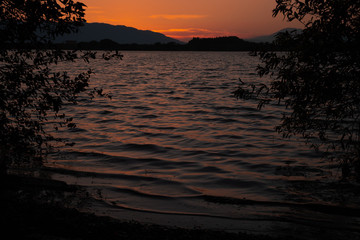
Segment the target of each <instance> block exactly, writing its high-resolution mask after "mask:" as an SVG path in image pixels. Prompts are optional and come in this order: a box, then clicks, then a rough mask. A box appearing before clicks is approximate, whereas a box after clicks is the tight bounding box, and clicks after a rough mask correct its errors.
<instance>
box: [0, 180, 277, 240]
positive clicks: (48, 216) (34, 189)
mask: <svg viewBox="0 0 360 240" xmlns="http://www.w3.org/2000/svg"><path fill="white" fill-rule="evenodd" d="M0 185H1V189H2V190H1V200H0V201H1V203H0V206H1V216H0V219H1V220H0V221H1V225H2V226H1V228H2V229H4V231H2V236H6V239H50V240H54V239H59V240H60V239H140V240H141V239H156V240H162V239H197V240H199V239H207V240H212V239H214V240H215V239H217V240H218V239H221V240H225V239H244V240H261V239H271V238H270V237H268V236H257V235H256V236H255V235H249V234H245V233H237V234H235V233H228V232H221V231H212V230H204V229H184V228H170V227H165V226H159V225H146V224H141V223H138V222H133V221H132V222H129V221H119V220H115V219H113V218H110V217H101V216H96V215H94V214H90V213H83V212H80V211H78V210H77V209H76V208H74V206H76V205H81V204H84V203H82V201H81V199H84V198H86V192H84V190H82V189H81V188H79V187H77V186H71V185H67V184H66V183H64V182H60V181H54V180H49V179H41V178H33V177H26V176H15V175H9V176H5V177H2V178H1V183H0Z"/></svg>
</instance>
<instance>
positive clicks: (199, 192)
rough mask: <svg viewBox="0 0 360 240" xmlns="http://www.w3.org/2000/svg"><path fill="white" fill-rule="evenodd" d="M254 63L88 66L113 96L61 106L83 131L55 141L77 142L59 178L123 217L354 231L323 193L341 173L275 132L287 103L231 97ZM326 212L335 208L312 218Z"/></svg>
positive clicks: (162, 57) (61, 160) (62, 160)
mask: <svg viewBox="0 0 360 240" xmlns="http://www.w3.org/2000/svg"><path fill="white" fill-rule="evenodd" d="M258 63H259V62H258V59H257V58H254V57H251V56H248V54H247V53H241V52H229V53H224V52H124V59H123V60H122V61H115V60H113V61H109V62H103V61H95V62H93V63H92V67H93V69H94V70H95V72H96V75H95V76H94V77H93V79H92V84H93V85H94V86H102V87H103V88H104V90H105V91H107V92H110V93H111V95H112V99H111V100H108V99H103V98H97V99H95V100H94V101H93V102H88V101H80V103H79V104H78V105H76V106H68V107H67V109H66V110H67V111H68V112H69V114H71V115H73V117H74V118H75V119H76V121H77V122H78V127H77V128H76V129H74V130H73V131H71V132H61V133H59V135H60V136H61V137H63V138H68V139H70V140H71V141H74V142H76V145H75V146H73V147H68V148H65V149H63V150H62V151H61V152H59V153H58V154H55V155H53V156H51V158H50V160H49V164H48V165H49V167H50V170H51V171H52V173H53V176H54V178H58V179H65V180H66V181H68V182H71V183H77V184H81V185H84V186H87V187H88V188H89V189H92V190H94V193H96V192H97V193H98V195H101V197H98V199H100V200H101V202H102V207H103V208H102V211H103V213H104V214H107V215H112V216H115V217H120V218H126V217H127V218H128V219H135V220H142V221H150V222H156V220H157V221H158V222H159V223H166V222H168V223H169V224H172V222H171V221H170V220H169V219H172V220H173V221H174V223H173V224H176V225H183V226H202V227H213V228H223V229H228V230H229V229H234V230H235V229H239V230H244V231H249V232H257V231H259V229H263V230H264V231H263V232H265V233H269V232H270V233H271V231H272V232H273V233H276V232H278V229H279V228H283V229H297V230H296V231H300V232H302V231H304V229H305V231H308V228H311V227H313V228H311V229H320V230H318V231H319V233H321V231H322V230H321V229H323V228H333V227H334V226H336V227H339V226H338V224H337V220H335V219H338V217H340V218H342V219H346V221H345V220H343V222H344V224H345V225H346V229H347V230H346V231H350V232H352V231H355V230H354V229H358V228H359V226H360V225H359V219H358V218H357V217H356V216H353V215H351V214H350V215H351V216H348V215H349V214H345V216H343V212H344V211H345V210H344V209H338V208H337V207H338V206H339V205H341V206H342V207H346V208H347V207H351V208H357V207H358V205H357V202H356V201H353V200H349V201H344V199H341V196H339V194H338V193H337V190H338V189H337V190H336V188H339V187H333V188H329V187H328V186H329V184H332V183H331V178H335V177H336V174H337V169H336V168H334V167H333V166H332V165H331V164H330V163H328V162H326V161H323V160H322V159H321V158H320V156H319V155H318V154H315V153H313V152H312V151H310V150H309V149H308V148H307V147H306V146H304V145H303V143H302V142H299V141H298V140H296V139H290V140H284V139H282V138H281V136H279V135H278V134H277V133H276V132H275V131H274V126H275V125H276V124H278V123H279V121H280V118H281V112H282V111H283V108H282V107H280V106H267V107H266V108H265V109H264V110H262V111H258V110H257V108H256V107H257V105H256V103H253V102H251V101H247V102H244V101H241V100H236V99H235V98H234V97H233V96H232V91H234V90H235V89H236V87H237V85H238V83H239V81H238V79H239V78H241V79H242V80H243V81H251V82H258V81H264V79H259V78H258V76H257V75H256V74H255V69H256V66H257V65H258ZM85 67H86V66H85ZM63 68H64V69H65V70H67V69H68V71H77V70H84V66H83V64H82V63H78V64H76V63H74V65H72V66H71V67H70V68H69V66H63ZM330 172H331V173H332V174H333V176H332V177H331V176H330V177H329V173H330ZM329 178H330V180H329ZM329 182H330V183H329ZM331 186H332V185H331ZM340 188H341V189H343V186H341V187H340ZM334 189H335V190H336V191H335V190H334ZM334 192H335V193H334ZM336 194H337V195H336ZM94 195H96V194H94ZM340 195H341V194H340ZM346 199H348V198H346ZM328 205H333V206H337V207H334V208H329V209H327V208H326V210H324V211H320V212H319V211H314V209H318V207H317V206H328ZM339 213H340V216H339ZM334 214H335V215H334ZM161 219H162V220H161ZM164 219H166V220H164ZM300 226H301V227H300ZM309 226H310V227H309ZM314 226H315V227H314ZM294 231H295V230H294ZM316 231H317V230H316ZM341 231H342V232H343V231H344V230H343V229H342V228H341ZM309 232H310V233H309V234H310V235H311V234H314V232H311V231H309ZM330 234H332V233H330Z"/></svg>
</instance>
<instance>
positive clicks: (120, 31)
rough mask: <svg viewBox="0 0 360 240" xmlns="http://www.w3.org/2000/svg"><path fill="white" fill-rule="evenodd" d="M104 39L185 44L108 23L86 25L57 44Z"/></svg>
mask: <svg viewBox="0 0 360 240" xmlns="http://www.w3.org/2000/svg"><path fill="white" fill-rule="evenodd" d="M103 39H110V40H112V41H114V42H116V43H119V44H134V43H135V44H154V43H169V42H174V43H179V44H182V43H183V42H181V41H179V40H176V39H173V38H170V37H167V36H165V35H164V34H161V33H157V32H152V31H149V30H138V29H136V28H132V27H127V26H123V25H116V26H115V25H111V24H106V23H85V24H84V26H82V27H80V28H79V32H78V33H72V34H66V35H63V36H59V37H57V38H56V39H55V43H64V42H67V41H76V42H91V41H101V40H103Z"/></svg>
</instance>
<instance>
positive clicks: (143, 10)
mask: <svg viewBox="0 0 360 240" xmlns="http://www.w3.org/2000/svg"><path fill="white" fill-rule="evenodd" d="M80 1H82V2H83V3H84V4H86V5H87V9H86V19H87V21H88V22H90V23H91V22H102V23H108V24H112V25H125V26H128V27H134V28H137V29H140V30H151V31H154V32H159V33H163V34H165V35H166V36H169V37H172V38H175V39H179V40H182V41H188V40H189V39H191V38H193V37H219V36H238V37H240V38H250V37H256V36H261V35H267V34H271V33H274V32H276V31H278V30H280V29H283V28H287V27H298V28H301V27H302V25H301V24H300V23H295V22H294V23H289V22H287V21H285V20H283V18H282V16H278V17H277V18H273V17H272V9H273V8H274V7H275V6H276V2H275V0H242V1H239V0H196V2H195V1H193V0H191V1H190V0H182V1H181V3H179V2H178V1H177V2H172V1H167V0H153V1H151V2H150V1H149V0H132V1H129V0H102V1H96V0H80Z"/></svg>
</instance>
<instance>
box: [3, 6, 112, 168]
mask: <svg viewBox="0 0 360 240" xmlns="http://www.w3.org/2000/svg"><path fill="white" fill-rule="evenodd" d="M84 6H85V5H84V4H83V3H80V2H77V1H73V0H58V1H56V0H45V1H27V0H4V1H0V172H1V173H2V174H4V173H6V169H7V167H8V165H9V164H25V163H28V164H35V165H37V164H41V163H42V161H43V159H44V156H45V155H46V153H47V152H48V150H49V149H50V147H51V146H50V145H51V144H50V143H51V141H54V140H56V139H54V138H53V137H52V136H51V135H50V134H49V131H48V130H46V125H45V124H46V122H47V121H48V120H51V121H52V122H53V124H54V125H53V126H51V127H52V128H55V129H58V128H59V127H70V128H71V127H74V126H75V124H74V123H73V122H72V119H71V118H67V117H66V116H65V114H64V113H62V112H61V109H62V106H63V105H64V104H68V103H71V104H75V103H76V102H77V96H78V95H79V94H80V93H82V92H84V91H86V90H87V87H88V85H89V84H88V82H89V78H90V76H91V74H92V71H91V70H90V69H89V70H88V71H86V72H81V73H77V74H75V73H67V72H65V71H64V72H58V71H54V70H52V69H51V68H52V67H53V66H54V65H56V64H58V63H63V62H73V61H76V60H84V61H86V62H87V61H89V59H91V58H95V56H96V54H95V53H93V52H78V51H64V50H60V49H57V48H54V46H52V45H51V41H52V40H53V39H54V38H55V37H56V36H58V35H62V34H65V33H71V32H75V31H76V30H77V28H78V27H79V26H81V25H82V24H83V23H84V21H85V19H84ZM50 45H51V46H52V47H51V48H49V46H50ZM108 57H109V56H106V58H108ZM94 94H100V95H104V94H103V93H102V91H101V90H100V89H93V90H91V91H89V97H92V96H94ZM47 128H49V125H48V126H47Z"/></svg>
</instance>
